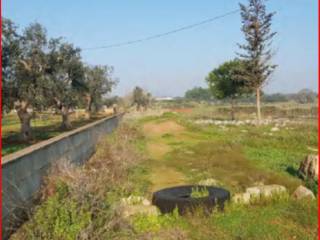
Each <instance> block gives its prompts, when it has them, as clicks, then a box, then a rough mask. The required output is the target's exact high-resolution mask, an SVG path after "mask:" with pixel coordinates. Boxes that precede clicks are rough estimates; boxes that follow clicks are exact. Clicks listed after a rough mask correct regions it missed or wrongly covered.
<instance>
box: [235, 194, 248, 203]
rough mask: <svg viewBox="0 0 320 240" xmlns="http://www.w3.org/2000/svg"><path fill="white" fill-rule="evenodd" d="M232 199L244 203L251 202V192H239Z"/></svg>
mask: <svg viewBox="0 0 320 240" xmlns="http://www.w3.org/2000/svg"><path fill="white" fill-rule="evenodd" d="M232 201H233V202H234V203H240V204H241V203H243V204H248V203H250V194H249V193H246V192H245V193H237V194H235V195H234V196H233V197H232Z"/></svg>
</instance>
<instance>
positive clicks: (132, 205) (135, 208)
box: [116, 196, 159, 218]
mask: <svg viewBox="0 0 320 240" xmlns="http://www.w3.org/2000/svg"><path fill="white" fill-rule="evenodd" d="M116 209H117V212H118V213H119V214H120V216H122V217H123V218H129V217H131V216H134V215H137V214H145V215H150V216H158V215H159V210H158V208H157V207H155V206H152V205H151V202H150V201H149V200H148V199H146V198H144V197H140V196H130V197H128V198H122V199H121V201H120V203H119V204H118V205H117V207H116Z"/></svg>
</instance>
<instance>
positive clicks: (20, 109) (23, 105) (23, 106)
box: [15, 101, 33, 141]
mask: <svg viewBox="0 0 320 240" xmlns="http://www.w3.org/2000/svg"><path fill="white" fill-rule="evenodd" d="M28 106H29V104H28V103H27V102H25V101H17V102H15V109H16V111H17V115H18V117H19V120H20V138H21V140H22V141H29V140H30V139H31V138H32V129H31V124H30V123H31V119H32V117H33V114H32V113H29V112H28Z"/></svg>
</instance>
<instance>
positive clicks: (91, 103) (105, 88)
mask: <svg viewBox="0 0 320 240" xmlns="http://www.w3.org/2000/svg"><path fill="white" fill-rule="evenodd" d="M85 71H86V74H85V85H86V88H87V90H86V94H87V111H90V112H91V111H93V110H97V109H98V108H99V106H100V105H101V104H102V103H103V99H102V98H103V96H105V95H106V94H108V93H109V92H111V90H112V88H113V87H114V86H115V85H116V83H117V81H116V80H115V79H113V77H112V74H113V67H109V66H93V67H90V66H88V67H86V70H85Z"/></svg>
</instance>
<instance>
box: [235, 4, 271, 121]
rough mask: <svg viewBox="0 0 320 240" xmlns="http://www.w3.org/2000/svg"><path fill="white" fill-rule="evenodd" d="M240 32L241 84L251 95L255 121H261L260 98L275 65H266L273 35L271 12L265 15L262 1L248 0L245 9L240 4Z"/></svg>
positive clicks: (268, 60) (268, 62) (268, 61)
mask: <svg viewBox="0 0 320 240" xmlns="http://www.w3.org/2000/svg"><path fill="white" fill-rule="evenodd" d="M240 9H241V18H242V32H243V33H244V37H245V40H246V43H245V44H239V47H240V49H242V50H243V53H239V56H240V57H241V58H242V59H243V60H244V61H245V63H246V64H245V65H246V67H245V71H242V72H241V73H240V76H241V77H240V79H241V81H244V82H245V85H246V86H247V88H248V89H249V90H250V91H252V92H255V94H256V104H257V118H258V122H260V120H261V110H260V95H261V89H262V87H263V85H264V84H265V83H266V82H267V80H268V78H269V77H270V75H271V73H272V72H273V71H274V69H275V68H276V65H273V64H271V63H270V60H271V58H272V50H271V44H272V39H273V37H274V36H275V35H276V32H272V31H271V24H272V18H273V16H274V14H275V13H274V12H272V13H267V11H266V5H265V0H249V4H248V5H247V6H246V5H244V4H240Z"/></svg>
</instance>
